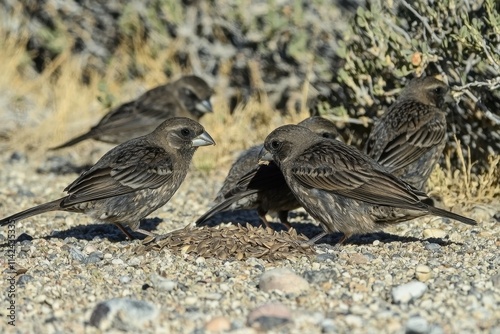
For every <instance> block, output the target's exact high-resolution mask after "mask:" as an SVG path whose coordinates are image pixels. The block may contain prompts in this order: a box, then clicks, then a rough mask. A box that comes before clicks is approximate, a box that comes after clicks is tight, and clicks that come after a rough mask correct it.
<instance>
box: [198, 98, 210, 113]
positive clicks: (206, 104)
mask: <svg viewBox="0 0 500 334" xmlns="http://www.w3.org/2000/svg"><path fill="white" fill-rule="evenodd" d="M195 108H196V110H198V111H199V112H202V113H209V112H213V111H214V110H213V109H212V104H211V103H210V100H208V99H207V100H203V101H200V102H198V103H196V105H195Z"/></svg>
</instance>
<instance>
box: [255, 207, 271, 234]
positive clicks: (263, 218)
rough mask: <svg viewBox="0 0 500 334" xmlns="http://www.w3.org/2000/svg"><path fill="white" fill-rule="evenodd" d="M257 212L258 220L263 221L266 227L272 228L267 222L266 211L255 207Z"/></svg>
mask: <svg viewBox="0 0 500 334" xmlns="http://www.w3.org/2000/svg"><path fill="white" fill-rule="evenodd" d="M257 213H258V215H259V218H260V220H261V221H262V222H263V223H264V225H266V227H268V228H270V229H273V228H272V227H271V224H269V222H268V221H267V219H266V213H267V211H264V210H262V209H257Z"/></svg>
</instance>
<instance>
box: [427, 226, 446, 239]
mask: <svg viewBox="0 0 500 334" xmlns="http://www.w3.org/2000/svg"><path fill="white" fill-rule="evenodd" d="M445 237H446V231H443V230H441V229H439V228H426V229H425V230H424V238H426V239H428V238H436V239H443V238H445Z"/></svg>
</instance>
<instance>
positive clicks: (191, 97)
mask: <svg viewBox="0 0 500 334" xmlns="http://www.w3.org/2000/svg"><path fill="white" fill-rule="evenodd" d="M211 95H212V89H211V88H210V87H209V86H208V84H207V83H206V82H205V81H204V80H203V79H201V78H200V77H197V76H194V75H188V76H184V77H182V78H180V79H179V80H177V81H174V82H171V83H168V84H166V85H162V86H158V87H156V88H153V89H151V90H149V91H147V92H146V93H144V94H142V95H141V96H139V97H138V98H137V99H136V100H133V101H130V102H127V103H124V104H122V105H120V106H119V107H117V108H115V109H113V110H111V111H110V112H108V113H107V114H106V115H105V116H104V117H103V118H102V119H101V120H100V121H99V123H98V124H97V125H96V126H94V127H92V128H91V129H90V130H89V132H87V133H85V134H83V135H81V136H78V137H76V138H74V139H71V140H70V141H68V142H66V143H64V144H62V145H60V146H57V147H54V148H53V150H57V149H60V148H63V147H68V146H73V145H75V144H77V143H79V142H81V141H83V140H86V139H90V138H91V139H95V140H99V141H103V142H107V143H111V144H120V143H123V142H125V141H127V140H129V139H132V138H136V137H139V136H144V135H146V134H148V133H150V132H151V131H153V130H154V129H155V128H156V127H157V126H158V125H160V123H161V122H163V121H164V120H166V119H168V118H172V117H187V118H191V119H194V120H196V121H199V119H200V118H201V117H202V116H203V115H204V114H205V113H208V112H212V105H211V104H210V96H211Z"/></svg>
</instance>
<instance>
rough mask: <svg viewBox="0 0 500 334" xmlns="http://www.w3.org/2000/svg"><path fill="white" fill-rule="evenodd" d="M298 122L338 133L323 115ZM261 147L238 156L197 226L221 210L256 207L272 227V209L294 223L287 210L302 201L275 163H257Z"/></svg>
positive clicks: (285, 222)
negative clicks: (269, 220)
mask: <svg viewBox="0 0 500 334" xmlns="http://www.w3.org/2000/svg"><path fill="white" fill-rule="evenodd" d="M298 125H300V126H305V127H307V128H308V129H310V130H311V131H313V132H314V133H315V134H317V135H319V136H322V137H324V138H337V137H338V136H339V134H338V132H337V129H336V127H335V125H334V124H333V123H332V122H330V121H329V120H327V119H325V118H322V117H310V118H306V119H305V120H303V121H302V122H300V123H299V124H298ZM262 148H263V145H257V146H253V147H251V148H250V149H248V150H247V151H245V152H243V153H242V154H241V155H240V156H239V157H238V159H237V160H236V161H235V163H234V164H233V166H232V167H231V169H230V170H229V173H228V175H227V177H226V179H225V181H224V184H223V185H222V188H221V189H220V190H219V192H218V194H217V198H216V199H215V201H216V203H218V204H216V205H215V206H214V207H213V208H211V209H210V210H209V211H207V212H206V213H205V214H203V215H202V216H201V217H200V218H199V219H198V220H197V221H196V225H197V226H200V225H203V223H204V222H205V221H207V220H208V219H209V218H211V217H213V216H214V215H215V214H217V213H219V212H222V211H226V210H250V209H256V210H257V213H258V215H259V217H260V219H261V221H262V222H263V223H264V224H265V225H266V226H267V227H271V226H270V224H269V222H268V221H267V219H266V213H267V212H269V211H271V212H277V213H278V218H279V220H280V222H281V223H282V224H283V225H285V226H286V227H287V228H288V229H289V228H290V227H291V226H290V224H289V223H288V211H290V210H294V209H297V208H299V207H300V204H299V202H297V200H296V199H295V196H294V195H293V194H292V192H291V191H290V188H289V187H288V185H287V184H286V181H285V179H284V177H283V174H282V173H281V171H280V169H279V167H278V166H277V165H276V164H275V163H273V162H271V163H269V164H268V165H259V164H258V162H259V153H260V151H261V150H262Z"/></svg>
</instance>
